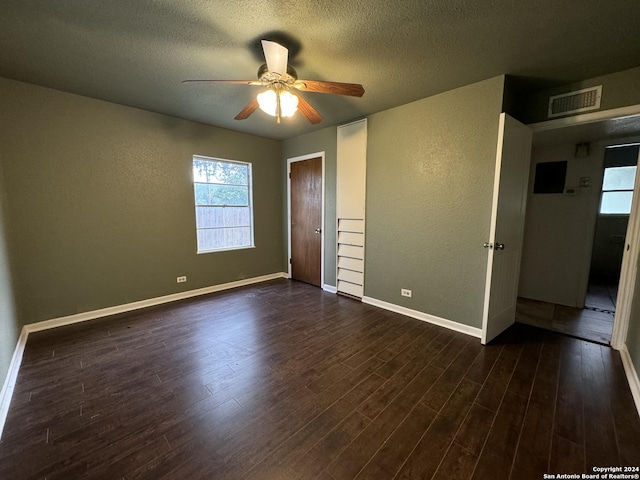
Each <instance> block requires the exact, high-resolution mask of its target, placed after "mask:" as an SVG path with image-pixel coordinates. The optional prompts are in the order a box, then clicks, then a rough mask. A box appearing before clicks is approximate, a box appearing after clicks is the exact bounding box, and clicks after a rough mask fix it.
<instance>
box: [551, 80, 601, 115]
mask: <svg viewBox="0 0 640 480" xmlns="http://www.w3.org/2000/svg"><path fill="white" fill-rule="evenodd" d="M601 98H602V85H598V86H597V87H590V88H583V89H582V90H576V91H575V92H569V93H563V94H562V95H554V96H553V97H549V118H553V117H560V116H562V115H569V114H571V113H579V112H587V111H589V110H597V109H598V108H600V99H601Z"/></svg>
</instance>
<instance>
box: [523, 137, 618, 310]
mask: <svg viewBox="0 0 640 480" xmlns="http://www.w3.org/2000/svg"><path fill="white" fill-rule="evenodd" d="M604 146H605V144H604V143H603V142H599V143H594V144H592V146H591V151H590V155H589V157H587V158H574V152H575V145H574V144H565V145H555V146H549V147H536V148H534V149H533V151H532V154H531V173H530V175H529V195H528V198H527V213H526V217H525V229H524V244H523V250H522V264H521V267H520V285H519V291H518V293H519V295H520V296H521V297H525V298H532V299H535V300H541V301H544V302H551V303H557V304H560V305H567V306H570V307H584V299H585V295H586V293H587V283H588V280H589V266H590V264H591V249H592V245H593V236H594V231H595V224H596V217H597V210H598V204H599V202H600V186H601V185H602V162H603V159H604ZM559 161H567V178H566V182H565V185H566V186H567V187H577V186H578V185H579V183H580V177H589V178H590V186H589V187H586V188H581V189H580V194H579V195H575V196H569V195H563V194H561V193H539V194H534V193H533V185H534V182H535V174H536V164H538V163H543V162H559Z"/></svg>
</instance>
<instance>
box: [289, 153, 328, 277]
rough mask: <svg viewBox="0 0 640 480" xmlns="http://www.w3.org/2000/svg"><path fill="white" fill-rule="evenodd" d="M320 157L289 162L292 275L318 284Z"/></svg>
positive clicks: (320, 220)
mask: <svg viewBox="0 0 640 480" xmlns="http://www.w3.org/2000/svg"><path fill="white" fill-rule="evenodd" d="M321 228H322V158H312V159H309V160H302V161H300V162H293V163H291V278H293V279H294V280H300V281H301V282H306V283H310V284H312V285H316V286H318V287H320V286H321V285H320V281H321V280H320V262H321V257H322V234H321Z"/></svg>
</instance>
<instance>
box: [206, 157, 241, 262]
mask: <svg viewBox="0 0 640 480" xmlns="http://www.w3.org/2000/svg"><path fill="white" fill-rule="evenodd" d="M193 188H194V195H195V204H196V233H197V237H198V253H206V252H215V251H219V250H232V249H238V248H249V247H253V205H252V201H251V200H252V198H251V164H250V163H245V162H235V161H230V160H220V159H215V158H205V157H195V156H194V157H193Z"/></svg>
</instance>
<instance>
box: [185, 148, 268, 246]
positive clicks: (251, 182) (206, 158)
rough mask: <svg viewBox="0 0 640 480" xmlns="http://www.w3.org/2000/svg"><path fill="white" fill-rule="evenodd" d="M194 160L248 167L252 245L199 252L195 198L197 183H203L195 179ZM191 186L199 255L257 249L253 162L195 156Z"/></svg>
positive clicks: (192, 159)
mask: <svg viewBox="0 0 640 480" xmlns="http://www.w3.org/2000/svg"><path fill="white" fill-rule="evenodd" d="M194 160H204V161H209V162H223V163H237V164H239V165H246V166H247V168H248V173H249V175H248V185H247V187H248V190H249V191H248V194H249V205H248V206H249V217H250V220H251V222H250V223H251V224H250V226H249V237H250V242H251V243H250V244H249V245H241V246H237V247H222V248H214V249H211V250H199V249H198V230H200V229H199V228H198V225H197V224H196V217H195V213H196V209H197V207H198V205H197V204H196V197H195V184H196V183H202V182H196V181H195V178H193V161H194ZM216 185H220V184H216ZM191 186H192V187H193V212H194V219H193V223H194V225H195V232H196V254H197V255H204V254H207V253H217V252H229V251H232V250H247V249H250V248H256V242H255V233H254V225H255V222H254V219H253V164H252V163H251V162H243V161H242V160H230V159H227V158H219V157H207V156H205V155H193V157H192V158H191Z"/></svg>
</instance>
